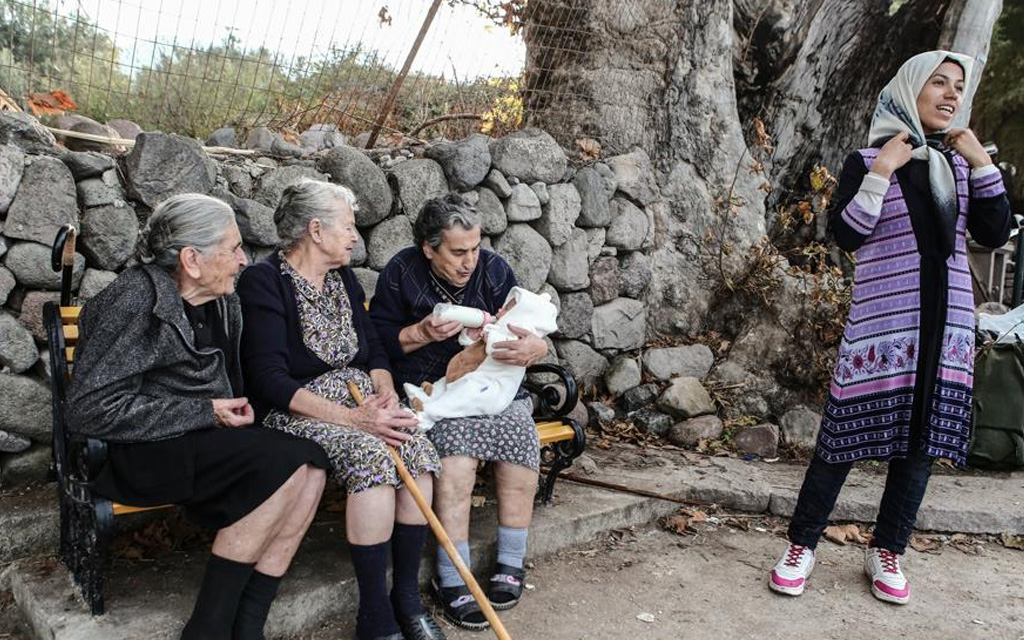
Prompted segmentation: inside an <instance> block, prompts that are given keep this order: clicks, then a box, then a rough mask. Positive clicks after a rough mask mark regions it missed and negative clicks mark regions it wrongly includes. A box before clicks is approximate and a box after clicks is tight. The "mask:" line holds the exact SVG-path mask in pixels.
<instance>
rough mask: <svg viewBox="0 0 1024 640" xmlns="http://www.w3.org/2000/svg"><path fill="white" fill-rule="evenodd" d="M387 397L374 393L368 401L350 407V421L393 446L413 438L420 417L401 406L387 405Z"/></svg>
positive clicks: (352, 424) (356, 426)
mask: <svg viewBox="0 0 1024 640" xmlns="http://www.w3.org/2000/svg"><path fill="white" fill-rule="evenodd" d="M386 402H387V399H386V398H384V397H382V396H380V395H378V394H376V393H375V394H373V395H372V396H370V397H369V398H367V399H366V401H365V402H364V403H363V404H361V405H359V406H358V407H355V408H354V409H350V411H351V414H350V418H349V423H350V425H351V426H353V427H355V428H357V429H362V430H363V431H365V432H367V433H369V434H370V435H373V436H376V437H378V438H380V439H381V440H383V441H384V442H386V443H387V444H389V445H391V446H393V447H399V446H401V445H402V443H403V442H408V441H409V440H412V435H411V434H410V432H411V431H413V430H414V429H416V427H417V426H418V425H419V423H420V421H419V419H418V418H417V417H416V416H414V415H412V414H411V413H409V412H408V411H406V410H405V409H404V408H402V407H401V406H399V405H398V404H397V403H396V405H395V406H394V407H387V406H385V403H386Z"/></svg>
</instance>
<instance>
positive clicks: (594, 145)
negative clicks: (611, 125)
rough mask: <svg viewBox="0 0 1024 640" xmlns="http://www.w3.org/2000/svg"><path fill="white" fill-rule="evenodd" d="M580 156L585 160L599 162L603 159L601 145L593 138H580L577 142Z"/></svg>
mask: <svg viewBox="0 0 1024 640" xmlns="http://www.w3.org/2000/svg"><path fill="white" fill-rule="evenodd" d="M576 146H578V147H579V148H580V155H581V156H582V157H583V159H584V160H597V159H598V158H600V157H601V143H600V142H598V141H597V140H594V139H593V138H580V139H579V140H577V141H576Z"/></svg>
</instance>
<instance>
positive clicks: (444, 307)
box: [434, 302, 491, 329]
mask: <svg viewBox="0 0 1024 640" xmlns="http://www.w3.org/2000/svg"><path fill="white" fill-rule="evenodd" d="M434 316H435V317H437V318H440V319H442V320H454V321H455V322H458V323H459V324H461V325H462V326H464V327H469V328H470V329H476V328H477V327H482V326H484V325H485V324H487V323H488V322H489V321H490V320H491V314H489V313H487V312H486V311H484V310H483V309H476V308H474V307H464V306H461V305H457V304H448V303H447V302H438V303H437V304H436V305H434Z"/></svg>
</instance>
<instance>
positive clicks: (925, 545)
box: [910, 535, 942, 554]
mask: <svg viewBox="0 0 1024 640" xmlns="http://www.w3.org/2000/svg"><path fill="white" fill-rule="evenodd" d="M910 548H911V549H913V550H914V551H917V552H918V553H934V554H939V553H942V541H941V540H938V539H936V538H932V537H930V536H919V535H912V536H910Z"/></svg>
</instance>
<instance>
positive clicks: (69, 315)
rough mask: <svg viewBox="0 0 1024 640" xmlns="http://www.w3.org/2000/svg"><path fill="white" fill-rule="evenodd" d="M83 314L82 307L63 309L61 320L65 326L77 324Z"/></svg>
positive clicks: (61, 309) (61, 310)
mask: <svg viewBox="0 0 1024 640" xmlns="http://www.w3.org/2000/svg"><path fill="white" fill-rule="evenodd" d="M81 313H82V307H61V308H60V319H61V322H62V323H64V324H69V323H77V322H78V316H79V314H81Z"/></svg>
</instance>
